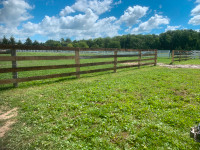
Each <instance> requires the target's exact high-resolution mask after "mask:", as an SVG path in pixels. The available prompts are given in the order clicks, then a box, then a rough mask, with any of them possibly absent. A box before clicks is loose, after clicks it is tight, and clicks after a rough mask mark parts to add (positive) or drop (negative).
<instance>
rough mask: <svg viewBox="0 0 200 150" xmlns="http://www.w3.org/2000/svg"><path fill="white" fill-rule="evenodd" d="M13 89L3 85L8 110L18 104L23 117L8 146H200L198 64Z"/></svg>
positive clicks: (4, 145) (0, 99)
mask: <svg viewBox="0 0 200 150" xmlns="http://www.w3.org/2000/svg"><path fill="white" fill-rule="evenodd" d="M167 61H169V60H164V59H159V62H167ZM193 61H195V62H193ZM187 62H188V63H192V64H199V62H200V61H199V60H189V61H187ZM176 64H178V62H177V63H176ZM22 76H26V74H22ZM10 87H11V85H8V86H2V87H0V110H2V111H3V112H6V111H7V110H11V109H12V108H18V116H17V117H16V120H17V122H16V123H15V124H14V125H13V126H12V130H10V131H9V132H7V133H6V134H5V136H4V137H3V138H1V139H0V149H11V150H24V149H38V150H39V149H41V150H43V149H55V150H57V149H63V150H65V149H87V150H88V149H114V150H115V149H159V150H160V149H194V150H195V149H197V150H198V149H199V147H200V143H197V142H195V141H194V140H193V139H191V138H190V136H189V132H190V127H192V126H194V125H196V124H197V123H200V70H198V69H169V68H164V67H159V66H156V67H154V66H149V67H141V68H140V69H138V68H130V69H122V70H118V71H117V73H112V71H110V72H102V73H95V74H90V75H81V78H80V79H76V78H75V77H66V78H56V79H48V80H44V81H33V82H27V83H21V84H19V88H10ZM3 112H1V113H3ZM5 122H6V120H5V121H1V122H0V125H3V124H4V123H5Z"/></svg>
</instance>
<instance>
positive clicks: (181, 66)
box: [123, 63, 200, 69]
mask: <svg viewBox="0 0 200 150" xmlns="http://www.w3.org/2000/svg"><path fill="white" fill-rule="evenodd" d="M123 64H124V65H138V63H123ZM157 65H158V66H161V67H168V68H192V69H200V65H167V64H163V63H157Z"/></svg>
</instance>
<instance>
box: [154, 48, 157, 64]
mask: <svg viewBox="0 0 200 150" xmlns="http://www.w3.org/2000/svg"><path fill="white" fill-rule="evenodd" d="M154 52H155V58H154V61H155V62H154V66H156V65H157V57H158V56H157V55H158V50H157V49H156V50H155V51H154Z"/></svg>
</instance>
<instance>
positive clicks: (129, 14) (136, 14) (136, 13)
mask: <svg viewBox="0 0 200 150" xmlns="http://www.w3.org/2000/svg"><path fill="white" fill-rule="evenodd" d="M148 9H149V8H148V7H142V6H138V5H136V6H133V7H128V9H126V10H125V11H124V14H123V15H122V16H121V17H120V19H119V21H118V23H120V24H122V23H125V24H126V25H127V26H133V25H134V24H136V23H138V22H139V21H140V20H139V19H140V18H142V17H143V16H145V15H146V13H147V11H148Z"/></svg>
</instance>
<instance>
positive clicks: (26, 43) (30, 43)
mask: <svg viewBox="0 0 200 150" xmlns="http://www.w3.org/2000/svg"><path fill="white" fill-rule="evenodd" d="M24 44H25V45H28V46H30V45H32V40H31V39H30V38H29V37H28V38H27V39H26V41H25V43H24Z"/></svg>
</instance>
